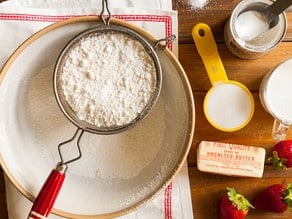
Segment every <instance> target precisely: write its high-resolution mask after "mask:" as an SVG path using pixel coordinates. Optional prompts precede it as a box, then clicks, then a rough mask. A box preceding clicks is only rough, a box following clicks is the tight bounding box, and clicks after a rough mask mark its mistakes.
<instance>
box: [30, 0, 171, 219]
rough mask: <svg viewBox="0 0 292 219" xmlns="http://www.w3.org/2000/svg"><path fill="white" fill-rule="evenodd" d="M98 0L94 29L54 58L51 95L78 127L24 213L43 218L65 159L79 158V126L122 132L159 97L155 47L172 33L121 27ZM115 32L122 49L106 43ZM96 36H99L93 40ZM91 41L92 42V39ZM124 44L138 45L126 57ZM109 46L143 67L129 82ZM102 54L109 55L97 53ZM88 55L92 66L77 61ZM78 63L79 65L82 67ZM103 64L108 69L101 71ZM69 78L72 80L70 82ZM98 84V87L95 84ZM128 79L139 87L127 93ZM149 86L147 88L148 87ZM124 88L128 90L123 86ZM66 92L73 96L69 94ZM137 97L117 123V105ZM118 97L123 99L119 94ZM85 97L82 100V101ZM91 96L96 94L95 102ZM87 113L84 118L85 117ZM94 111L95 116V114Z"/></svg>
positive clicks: (81, 130) (54, 195) (61, 178)
mask: <svg viewBox="0 0 292 219" xmlns="http://www.w3.org/2000/svg"><path fill="white" fill-rule="evenodd" d="M102 3H103V4H102V12H101V15H100V19H101V20H102V22H99V25H97V26H96V27H95V28H92V29H89V30H87V31H85V32H83V33H81V34H79V35H77V36H76V37H74V38H73V39H72V40H71V41H70V42H69V43H68V44H67V45H66V46H65V48H64V50H63V51H62V52H61V54H60V56H59V58H58V60H57V63H56V67H55V72H54V92H55V97H56V100H57V103H58V105H59V107H60V109H61V110H62V112H63V113H64V115H65V116H66V117H67V118H68V119H69V120H70V121H71V122H72V123H73V124H74V125H76V126H77V130H76V132H75V134H74V135H73V137H72V138H71V139H69V140H67V141H65V142H62V143H61V144H59V146H58V151H59V155H60V160H61V161H60V162H59V163H58V164H57V167H56V168H55V169H53V170H52V172H51V174H50V175H49V177H48V179H47V181H46V182H45V184H44V185H43V187H42V189H41V191H40V192H39V194H38V196H37V198H36V200H35V202H34V205H33V207H32V209H31V212H30V214H29V218H45V217H47V216H48V214H49V213H50V211H51V209H52V207H53V205H54V202H55V200H56V198H57V196H58V193H59V191H60V189H61V187H62V184H63V181H64V179H65V172H66V169H67V164H69V163H71V162H74V161H76V160H78V159H80V158H81V149H80V140H81V137H82V135H83V133H84V131H86V132H90V133H93V134H102V135H106V134H115V133H119V132H122V131H125V130H127V129H128V128H130V127H132V126H134V125H135V124H136V123H138V122H139V121H141V120H142V119H144V118H145V117H146V115H148V114H149V113H150V111H151V110H152V108H153V106H154V105H155V103H156V102H157V99H158V97H159V93H160V90H161V83H162V72H161V65H160V62H159V59H158V56H157V54H156V51H155V50H156V49H158V48H162V49H163V48H165V47H166V46H167V44H168V43H169V42H170V41H172V40H174V39H175V36H171V37H169V38H166V39H160V40H157V41H156V42H152V41H151V40H149V39H147V38H145V37H144V36H142V35H141V34H139V33H138V32H136V31H135V30H133V29H131V28H128V27H127V26H126V25H125V26H123V25H120V24H117V23H116V22H112V23H110V20H111V14H110V11H109V10H108V5H107V1H106V0H104V1H102ZM105 9H106V10H107V13H108V15H107V16H106V15H104V11H105ZM121 23H122V22H121ZM116 37H119V39H118V40H119V41H121V44H123V47H122V49H118V48H117V47H118V46H119V45H117V44H115V46H116V47H107V45H108V44H110V43H111V42H115V43H116V41H117V39H116ZM99 40H102V41H101V42H99V43H96V42H97V41H99ZM90 41H93V43H92V42H90ZM83 44H85V46H82V45H83ZM87 44H89V45H87ZM99 45H101V46H102V48H99V47H98V46H99ZM125 45H128V46H129V48H135V49H137V48H140V50H138V51H137V54H135V53H134V52H133V54H130V55H132V57H125V56H127V55H129V54H128V53H131V50H130V49H129V48H128V50H127V49H123V48H124V46H125ZM84 48H86V49H84ZM90 49H93V52H92V53H88V51H85V50H90ZM113 50H118V53H119V56H117V57H115V58H116V59H121V62H120V63H123V60H124V61H125V59H128V58H130V59H131V60H132V63H131V66H132V67H133V72H134V73H135V72H137V71H138V70H137V69H139V68H142V70H140V71H138V72H140V73H141V74H140V75H138V76H135V77H134V79H135V78H136V79H135V80H134V81H133V77H131V76H130V77H131V78H127V77H125V75H127V74H128V73H130V72H127V74H125V73H124V72H122V70H120V69H119V66H118V64H116V63H115V62H114V61H113V60H114V57H111V54H113V53H114V51H113ZM97 54H98V55H101V58H98V57H96V56H95V55H97ZM106 54H107V55H108V57H106V58H104V57H102V56H105V55H106ZM92 55H93V56H94V57H93V58H92V57H91V60H94V61H95V62H99V61H100V63H99V64H98V65H95V64H96V63H82V62H84V61H86V60H88V59H90V56H92ZM142 55H143V58H142V59H141V60H142V61H143V60H144V59H148V62H147V63H141V60H140V62H137V60H138V58H140V57H139V56H142ZM144 56H145V57H144ZM135 58H136V59H137V60H136V59H135ZM127 62H128V60H127ZM72 66H73V67H72ZM81 66H83V67H82V68H81ZM84 66H85V67H84ZM92 66H93V70H92ZM145 66H146V67H147V68H146V67H145ZM129 68H130V66H124V70H125V71H129ZM144 68H146V69H144ZM90 69H91V70H90ZM104 69H110V70H109V71H104ZM114 70H116V72H115V73H113V72H112V71H114ZM144 71H146V72H144ZM148 71H149V72H148ZM92 73H94V74H95V73H98V74H103V76H102V75H99V76H100V77H99V78H95V77H97V76H96V75H92ZM142 73H143V74H142ZM113 74H116V75H114V76H115V78H116V79H117V80H115V81H113V80H111V77H112V76H113ZM123 75H124V76H123ZM129 81H130V82H129ZM144 81H148V82H149V81H150V83H149V84H147V83H146V85H145V84H143V83H144ZM71 83H73V85H72V84H71ZM95 83H98V85H97V86H95V85H94V84H95ZM100 83H101V84H102V86H100ZM129 83H132V84H133V83H137V84H135V87H136V88H138V91H137V90H134V91H133V92H132V90H133V88H132V87H131V86H130V87H129ZM119 86H121V87H123V88H124V89H118V90H117V91H116V92H115V93H116V94H115V95H118V97H117V96H112V95H114V94H113V92H114V90H115V88H117V87H119ZM149 86H150V89H148V87H149ZM66 87H69V88H70V89H69V91H68V90H66ZM128 87H129V90H130V91H131V92H129V91H128V90H127V88H128ZM140 87H145V90H147V89H148V90H149V93H147V92H146V94H145V91H141V90H139V89H140ZM89 90H90V92H89ZM70 92H71V94H72V95H73V96H72V95H70ZM68 93H69V95H68ZM141 93H142V94H141ZM106 94H108V95H106ZM74 95H75V96H74ZM91 95H93V98H88V96H91ZM130 96H131V97H130ZM138 96H142V99H141V100H140V102H139V106H140V108H138V111H137V110H136V111H135V113H133V115H131V116H132V117H130V119H128V120H125V121H124V120H122V122H120V121H119V122H116V120H117V119H119V117H126V116H127V115H125V114H127V112H125V111H122V110H120V109H121V108H123V107H124V108H125V110H129V108H131V107H132V108H135V107H133V106H132V105H133V104H132V102H133V101H135V100H136V98H137V97H138ZM123 97H125V98H124V99H123ZM131 98H132V99H131ZM84 99H85V100H86V102H84ZM96 99H99V100H100V101H97V102H95V101H96ZM111 102H115V103H116V105H111V106H110V107H107V106H103V108H102V109H103V110H101V109H100V108H98V107H99V105H102V104H103V103H106V104H112V103H111ZM76 103H77V104H76ZM93 105H95V107H93ZM141 105H142V106H141ZM92 107H93V109H92ZM114 107H115V108H116V109H117V110H118V112H117V115H115V117H114V116H112V115H111V117H109V119H108V121H106V122H103V121H102V120H103V117H102V116H103V115H104V114H106V113H108V112H107V111H111V109H110V108H114ZM77 108H78V109H79V110H81V111H82V113H81V114H83V115H82V116H80V115H79V114H80V112H79V111H78V109H77ZM78 113H79V114H78ZM88 116H89V118H87V117H88ZM95 116H96V117H98V118H97V119H95ZM75 140H76V145H77V148H78V154H77V156H76V157H73V158H69V159H67V158H65V156H63V155H64V154H62V148H63V146H66V145H68V144H69V143H71V142H73V141H75Z"/></svg>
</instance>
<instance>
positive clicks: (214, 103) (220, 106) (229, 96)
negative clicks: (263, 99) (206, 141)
mask: <svg viewBox="0 0 292 219" xmlns="http://www.w3.org/2000/svg"><path fill="white" fill-rule="evenodd" d="M215 88H216V89H214V90H213V91H212V92H211V93H210V94H209V96H208V99H207V104H206V108H207V113H208V116H209V118H210V119H211V120H212V121H214V123H216V124H217V125H218V126H220V127H223V128H229V129H231V128H236V127H239V126H241V125H242V124H244V123H245V122H246V121H247V120H248V118H249V116H250V115H251V111H252V102H251V99H250V97H249V95H248V93H247V92H246V91H245V90H244V89H243V88H241V87H239V86H237V85H235V84H229V83H225V84H219V85H216V87H215Z"/></svg>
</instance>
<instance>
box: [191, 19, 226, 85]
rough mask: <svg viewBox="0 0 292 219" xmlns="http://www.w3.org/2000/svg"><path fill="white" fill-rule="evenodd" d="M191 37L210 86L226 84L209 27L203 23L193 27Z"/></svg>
mask: <svg viewBox="0 0 292 219" xmlns="http://www.w3.org/2000/svg"><path fill="white" fill-rule="evenodd" d="M192 36H193V39H194V42H195V44H196V47H197V50H198V52H199V54H200V56H201V58H202V60H203V63H204V65H205V69H206V71H207V73H208V77H209V80H210V82H211V84H212V86H215V85H216V84H217V83H222V82H228V78H227V75H226V72H225V68H224V66H223V63H222V61H221V58H220V56H219V54H218V50H217V45H216V42H215V39H214V37H213V34H212V31H211V29H210V27H209V26H208V25H207V24H205V23H198V24H197V25H195V26H194V27H193V30H192Z"/></svg>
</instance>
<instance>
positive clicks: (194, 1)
mask: <svg viewBox="0 0 292 219" xmlns="http://www.w3.org/2000/svg"><path fill="white" fill-rule="evenodd" d="M207 3H208V0H189V4H190V5H191V6H192V8H193V9H202V8H203V7H205V6H206V5H207Z"/></svg>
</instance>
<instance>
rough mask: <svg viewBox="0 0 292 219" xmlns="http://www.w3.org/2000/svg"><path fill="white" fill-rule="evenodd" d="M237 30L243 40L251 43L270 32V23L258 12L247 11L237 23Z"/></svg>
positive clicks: (239, 17)
mask: <svg viewBox="0 0 292 219" xmlns="http://www.w3.org/2000/svg"><path fill="white" fill-rule="evenodd" d="M235 29H236V32H237V34H238V36H239V38H240V39H241V40H244V41H249V40H252V39H254V38H256V37H257V36H259V35H260V34H263V33H265V32H267V31H268V30H269V23H268V22H267V21H266V20H265V19H264V18H263V15H262V14H261V13H260V12H258V11H246V12H243V13H242V14H240V15H239V16H238V17H237V18H236V21H235Z"/></svg>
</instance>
